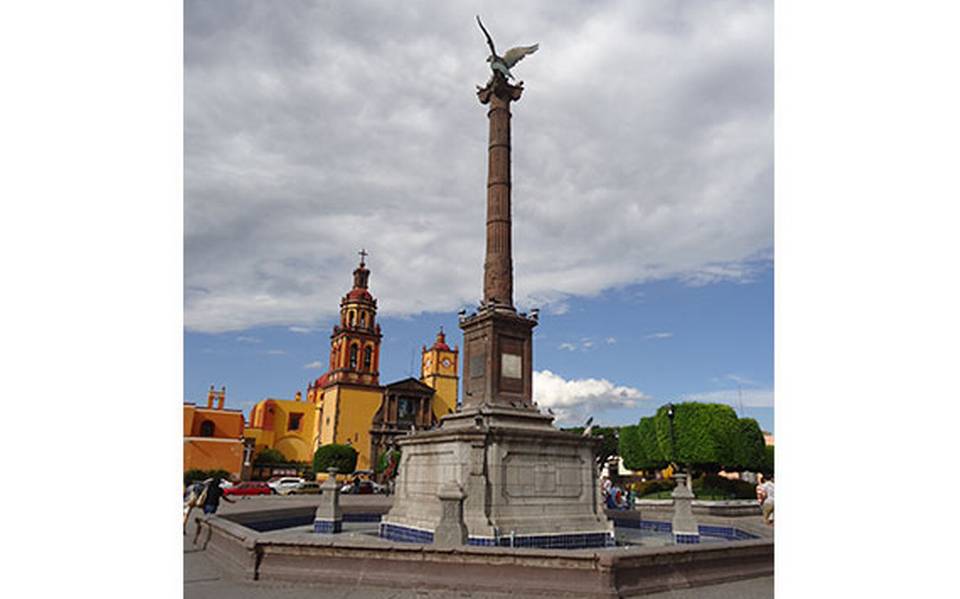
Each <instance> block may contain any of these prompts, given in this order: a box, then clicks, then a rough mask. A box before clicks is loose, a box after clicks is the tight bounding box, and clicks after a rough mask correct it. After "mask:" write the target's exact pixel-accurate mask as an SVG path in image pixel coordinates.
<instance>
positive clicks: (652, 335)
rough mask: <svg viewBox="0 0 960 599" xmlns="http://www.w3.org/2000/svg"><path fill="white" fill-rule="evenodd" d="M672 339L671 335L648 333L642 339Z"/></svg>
mask: <svg viewBox="0 0 960 599" xmlns="http://www.w3.org/2000/svg"><path fill="white" fill-rule="evenodd" d="M671 337H673V333H650V334H649V335H645V336H644V337H643V338H644V339H669V338H671Z"/></svg>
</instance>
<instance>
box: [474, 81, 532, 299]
mask: <svg viewBox="0 0 960 599" xmlns="http://www.w3.org/2000/svg"><path fill="white" fill-rule="evenodd" d="M522 91H523V88H521V87H517V86H513V85H510V84H509V83H507V82H506V81H504V80H503V79H502V77H499V76H497V77H494V78H493V80H492V81H491V83H490V84H488V85H487V87H485V88H484V89H482V90H480V92H479V93H478V95H479V97H480V102H482V103H484V104H487V103H489V104H490V109H489V110H488V111H487V118H488V119H489V121H490V142H489V146H488V163H487V253H486V257H485V259H484V262H483V301H484V303H485V304H497V305H501V306H508V307H513V253H512V248H511V232H510V228H511V227H510V185H511V181H510V102H512V101H514V100H518V99H519V98H520V94H521V92H522Z"/></svg>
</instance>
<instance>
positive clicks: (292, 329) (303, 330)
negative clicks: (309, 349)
mask: <svg viewBox="0 0 960 599" xmlns="http://www.w3.org/2000/svg"><path fill="white" fill-rule="evenodd" d="M287 330H288V331H290V332H291V333H299V334H301V335H306V334H308V333H312V332H314V331H315V330H316V329H315V328H313V327H299V326H294V327H288V328H287Z"/></svg>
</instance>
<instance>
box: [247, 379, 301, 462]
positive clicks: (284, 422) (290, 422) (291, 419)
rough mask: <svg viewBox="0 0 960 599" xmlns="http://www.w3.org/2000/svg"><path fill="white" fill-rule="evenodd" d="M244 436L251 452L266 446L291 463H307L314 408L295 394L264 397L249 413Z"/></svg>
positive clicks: (299, 395)
mask: <svg viewBox="0 0 960 599" xmlns="http://www.w3.org/2000/svg"><path fill="white" fill-rule="evenodd" d="M244 436H245V437H247V438H248V439H252V440H253V447H254V453H255V454H256V453H259V452H260V451H262V450H263V449H265V448H267V447H269V448H272V449H276V450H277V451H279V452H280V453H282V454H283V456H284V457H285V458H287V460H289V461H291V462H310V461H312V460H313V452H314V449H315V445H316V438H317V408H316V406H315V405H314V404H312V403H310V402H309V401H303V396H302V395H301V393H300V392H299V391H297V393H296V396H295V398H294V399H292V400H290V399H274V398H267V399H264V400H263V401H261V402H259V403H257V404H256V405H255V406H253V408H252V409H251V410H250V420H249V422H248V423H247V427H246V429H245V430H244Z"/></svg>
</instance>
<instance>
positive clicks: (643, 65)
mask: <svg viewBox="0 0 960 599" xmlns="http://www.w3.org/2000/svg"><path fill="white" fill-rule="evenodd" d="M228 6H229V9H227V5H225V4H223V3H221V2H216V1H210V2H188V3H186V4H185V6H184V146H185V155H184V253H185V256H184V257H185V268H184V279H185V280H184V284H185V290H186V292H185V297H184V323H185V326H186V328H187V329H188V330H192V331H204V332H223V331H236V330H243V329H246V328H249V327H253V326H267V325H284V326H290V325H295V326H302V327H310V326H315V325H317V324H318V323H319V322H321V321H322V320H323V319H325V318H326V317H328V316H330V315H333V314H335V313H336V311H337V308H338V305H339V299H340V297H342V295H343V294H344V292H345V291H347V289H348V288H349V286H350V282H351V276H350V273H351V271H352V270H353V268H354V267H355V265H356V263H357V259H358V257H357V255H356V253H355V252H357V251H358V250H359V249H360V246H361V245H366V246H367V248H366V249H367V250H369V252H370V257H369V258H368V265H369V266H370V268H371V270H372V271H373V274H372V277H371V281H370V283H371V291H372V292H373V293H374V294H375V295H377V296H378V297H379V299H380V311H381V314H384V315H391V316H397V315H407V314H416V313H419V312H423V311H455V310H456V309H457V308H458V307H460V306H462V305H475V304H476V302H477V301H478V299H479V286H480V281H481V280H482V268H483V248H484V230H485V229H484V222H485V216H484V210H485V202H484V195H483V194H484V190H485V188H486V183H485V181H486V164H487V160H486V155H485V151H486V146H487V139H486V136H487V121H486V116H485V115H486V108H484V107H483V106H481V105H480V104H479V103H478V102H477V99H476V97H475V95H474V87H473V86H474V84H477V83H483V82H484V81H485V80H486V79H487V77H488V76H489V70H488V67H487V65H486V63H485V62H483V59H484V57H485V56H486V54H487V49H486V47H485V44H484V41H483V37H482V35H481V34H480V32H479V30H478V29H477V27H476V23H475V21H474V20H473V18H472V15H473V13H466V12H465V11H464V10H463V9H462V7H461V6H459V5H457V4H456V3H436V4H434V5H431V10H430V11H414V10H409V9H408V8H407V6H406V5H405V4H402V3H387V4H383V3H380V4H377V5H376V9H375V10H374V9H373V7H372V5H371V4H369V3H366V2H354V3H343V4H341V3H336V4H333V3H302V4H301V3H262V2H242V1H239V0H237V1H234V2H231V3H229V5H228ZM584 6H585V5H579V4H576V3H555V2H550V1H547V0H541V1H540V2H525V3H522V4H520V5H516V4H511V5H510V16H509V17H507V16H503V15H506V14H507V13H504V12H503V11H501V13H502V14H501V16H499V17H497V16H496V15H491V16H489V18H488V22H487V23H486V25H487V27H488V29H489V30H490V31H491V34H492V35H493V37H494V39H495V40H496V42H497V43H499V44H501V45H502V46H503V47H510V46H511V45H512V44H519V43H532V42H533V41H539V42H540V44H541V49H540V51H539V52H538V53H537V54H535V55H533V56H531V57H528V58H527V59H525V60H524V61H523V62H522V63H520V64H519V65H517V67H516V69H517V72H516V73H515V74H516V75H517V76H518V77H519V78H521V79H523V80H524V81H525V82H526V86H525V87H526V91H525V92H524V95H523V98H522V99H521V100H520V101H519V102H517V104H516V105H515V108H514V111H513V112H514V117H513V121H512V122H513V142H514V145H513V161H514V162H513V177H514V181H513V183H514V187H513V189H514V194H513V214H514V225H513V227H514V228H513V243H514V246H513V248H514V258H515V285H516V287H515V295H516V301H517V303H518V305H537V306H540V307H543V308H544V309H545V310H546V311H548V312H550V313H553V314H563V313H565V312H566V311H568V310H569V309H570V307H569V304H568V303H567V302H566V301H565V299H569V298H571V297H575V296H590V295H595V294H597V293H600V292H602V291H604V290H607V289H611V288H619V287H623V286H625V285H629V284H634V283H642V282H644V281H650V280H656V279H663V278H679V279H681V280H684V281H686V282H687V283H689V284H692V285H703V284H709V283H712V282H715V281H718V280H750V278H751V277H752V276H753V274H754V273H755V272H756V270H757V269H758V268H766V267H768V265H769V263H770V260H771V258H770V248H771V247H772V245H773V202H772V192H773V186H772V184H773V28H772V23H773V21H772V15H773V10H772V9H773V3H772V2H770V1H769V0H757V1H749V0H748V1H743V2H737V3H734V4H731V3H712V2H693V3H676V2H672V1H662V2H653V1H651V2H619V3H602V4H597V5H594V4H591V5H589V10H584ZM665 64H669V68H664V65H665ZM411 82H413V83H414V84H411ZM358 240H363V243H362V244H361V243H360V242H359V241H358ZM438 248H439V250H440V253H439V254H438ZM443 257H455V258H450V259H446V260H445V259H444V258H443Z"/></svg>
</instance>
